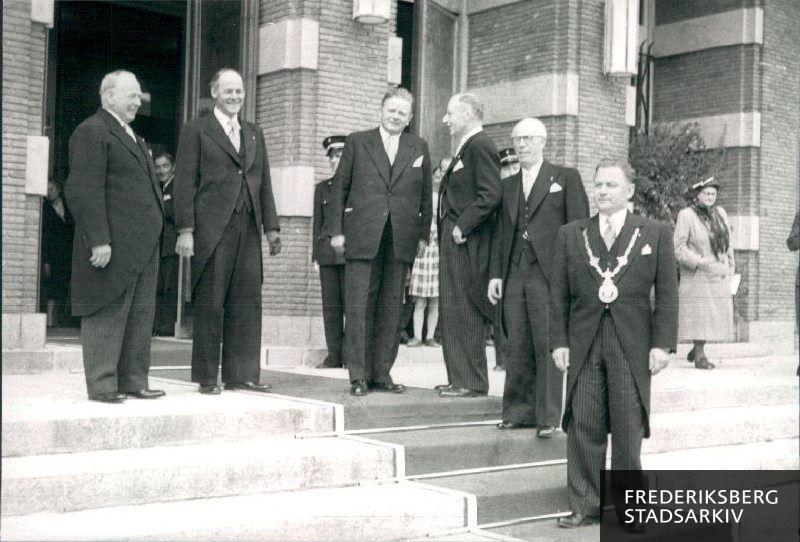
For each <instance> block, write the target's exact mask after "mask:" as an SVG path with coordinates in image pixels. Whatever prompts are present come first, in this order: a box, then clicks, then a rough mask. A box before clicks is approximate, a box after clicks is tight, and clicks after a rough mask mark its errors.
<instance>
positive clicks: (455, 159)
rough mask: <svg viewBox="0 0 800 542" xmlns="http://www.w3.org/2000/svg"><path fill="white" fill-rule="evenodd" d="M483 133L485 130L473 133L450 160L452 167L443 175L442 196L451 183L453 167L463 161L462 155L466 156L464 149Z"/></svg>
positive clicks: (440, 189) (440, 188) (440, 191)
mask: <svg viewBox="0 0 800 542" xmlns="http://www.w3.org/2000/svg"><path fill="white" fill-rule="evenodd" d="M482 133H483V130H481V131H480V132H478V133H476V134H474V135H472V136H471V137H470V138H469V139H467V140H466V141H465V142H464V144H463V145H461V148H460V149H459V150H458V154H456V155H455V156H454V157H453V159H452V160H451V161H450V167H448V168H447V171H446V172H445V174H444V177H442V184H441V186H440V187H439V196H442V195H443V194H444V192H445V190H446V189H447V185H448V184H450V175H451V174H452V173H453V168H454V167H456V164H458V162H459V161H461V157H462V156H464V151H465V150H466V149H467V147H469V144H470V143H472V140H473V139H475V138H476V137H478V136H479V135H481V134H482Z"/></svg>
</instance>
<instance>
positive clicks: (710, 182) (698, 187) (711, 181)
mask: <svg viewBox="0 0 800 542" xmlns="http://www.w3.org/2000/svg"><path fill="white" fill-rule="evenodd" d="M709 186H713V187H714V188H716V189H717V190H719V182H718V181H717V180H716V179H715V178H714V177H709V178H708V179H705V180H702V181H700V182H697V183H694V184H693V185H692V190H695V191H697V192H700V191H701V190H703V189H704V188H708V187H709Z"/></svg>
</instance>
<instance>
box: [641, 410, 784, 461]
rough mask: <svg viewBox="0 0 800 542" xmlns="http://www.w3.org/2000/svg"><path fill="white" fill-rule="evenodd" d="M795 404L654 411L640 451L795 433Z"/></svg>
mask: <svg viewBox="0 0 800 542" xmlns="http://www.w3.org/2000/svg"><path fill="white" fill-rule="evenodd" d="M799 416H800V412H799V411H798V408H797V403H796V402H795V403H793V404H787V405H767V406H742V407H729V408H709V409H705V410H697V411H689V412H687V411H683V412H664V413H654V414H653V416H652V419H651V423H650V427H651V433H652V436H651V437H650V438H649V439H645V440H644V443H643V445H642V452H643V453H645V454H654V453H661V452H668V451H675V450H683V449H687V448H704V447H708V446H728V445H733V444H746V443H753V442H763V441H768V440H775V439H783V438H793V437H795V436H797V427H798V417H799Z"/></svg>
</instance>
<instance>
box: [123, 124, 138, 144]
mask: <svg viewBox="0 0 800 542" xmlns="http://www.w3.org/2000/svg"><path fill="white" fill-rule="evenodd" d="M123 128H125V133H126V134H128V135H129V136H131V139H133V142H134V143H138V141H137V140H136V134H134V133H133V128H131V127H130V125H128V124H124V125H123Z"/></svg>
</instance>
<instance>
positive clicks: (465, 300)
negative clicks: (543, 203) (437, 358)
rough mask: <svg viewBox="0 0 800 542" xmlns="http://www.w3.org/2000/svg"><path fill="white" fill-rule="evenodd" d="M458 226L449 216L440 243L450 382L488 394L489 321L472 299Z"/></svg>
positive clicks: (441, 315)
mask: <svg viewBox="0 0 800 542" xmlns="http://www.w3.org/2000/svg"><path fill="white" fill-rule="evenodd" d="M454 225H455V224H454V223H453V221H452V219H450V217H449V216H445V218H444V220H443V221H442V234H441V242H440V243H439V325H440V326H441V328H442V351H443V354H444V363H445V366H446V367H447V379H448V382H449V383H450V384H451V385H453V386H454V387H456V388H465V389H468V390H473V391H477V392H479V393H486V392H488V391H489V376H488V373H487V368H486V336H487V328H486V320H485V318H484V317H483V314H482V313H481V311H480V310H479V309H478V306H477V305H475V303H473V301H472V299H471V298H470V295H469V289H470V287H471V283H472V277H471V276H470V269H471V266H470V263H469V257H468V256H467V245H466V244H462V245H456V244H455V243H454V242H453V226H454Z"/></svg>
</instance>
